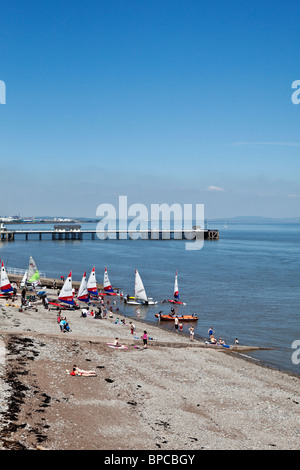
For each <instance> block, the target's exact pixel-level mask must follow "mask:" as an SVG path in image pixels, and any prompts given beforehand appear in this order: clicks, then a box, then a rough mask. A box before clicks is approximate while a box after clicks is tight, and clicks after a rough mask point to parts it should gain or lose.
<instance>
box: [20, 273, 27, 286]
mask: <svg viewBox="0 0 300 470" xmlns="http://www.w3.org/2000/svg"><path fill="white" fill-rule="evenodd" d="M27 275H28V271H25V274H24V276H23V279H22V281H21V284H20V286H21V287H25V286H26V281H27Z"/></svg>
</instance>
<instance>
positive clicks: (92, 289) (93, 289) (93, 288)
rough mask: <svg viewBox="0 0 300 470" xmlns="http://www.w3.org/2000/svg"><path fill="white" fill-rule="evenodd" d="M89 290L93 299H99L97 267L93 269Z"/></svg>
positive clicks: (88, 284) (89, 280) (88, 285)
mask: <svg viewBox="0 0 300 470" xmlns="http://www.w3.org/2000/svg"><path fill="white" fill-rule="evenodd" d="M87 290H88V293H89V295H90V296H91V297H97V298H98V297H99V294H98V287H97V281H96V273H95V266H94V267H93V269H92V271H91V274H90V277H89V279H88V282H87Z"/></svg>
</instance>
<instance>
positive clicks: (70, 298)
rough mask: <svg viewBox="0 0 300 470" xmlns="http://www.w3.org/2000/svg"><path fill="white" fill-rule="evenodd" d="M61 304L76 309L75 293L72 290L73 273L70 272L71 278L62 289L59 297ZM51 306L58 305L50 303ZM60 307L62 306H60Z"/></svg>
mask: <svg viewBox="0 0 300 470" xmlns="http://www.w3.org/2000/svg"><path fill="white" fill-rule="evenodd" d="M58 300H59V302H62V304H67V305H68V306H70V307H72V308H74V307H75V302H74V293H73V288H72V271H71V272H70V274H69V276H68V277H67V279H66V280H65V282H64V285H63V286H62V289H61V291H60V293H59V296H58ZM49 304H51V305H57V304H55V303H54V302H53V303H52V302H49ZM58 306H60V305H59V304H58Z"/></svg>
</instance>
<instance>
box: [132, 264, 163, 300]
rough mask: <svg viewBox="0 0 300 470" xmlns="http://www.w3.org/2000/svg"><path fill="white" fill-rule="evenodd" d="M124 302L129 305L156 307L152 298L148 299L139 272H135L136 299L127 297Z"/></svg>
mask: <svg viewBox="0 0 300 470" xmlns="http://www.w3.org/2000/svg"><path fill="white" fill-rule="evenodd" d="M124 302H125V303H126V304H128V305H156V304H157V302H154V301H153V299H152V298H151V297H147V294H146V291H145V287H144V284H143V282H142V279H141V276H140V275H139V272H138V270H137V269H136V270H135V284H134V297H130V296H127V297H125V298H124Z"/></svg>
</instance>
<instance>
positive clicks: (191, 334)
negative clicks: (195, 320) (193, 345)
mask: <svg viewBox="0 0 300 470" xmlns="http://www.w3.org/2000/svg"><path fill="white" fill-rule="evenodd" d="M189 330H190V340H191V341H194V327H193V326H191V327H190V329H189Z"/></svg>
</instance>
